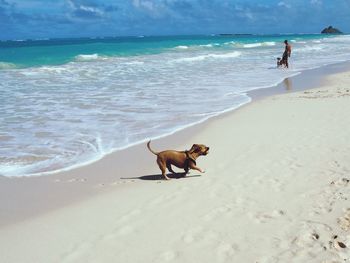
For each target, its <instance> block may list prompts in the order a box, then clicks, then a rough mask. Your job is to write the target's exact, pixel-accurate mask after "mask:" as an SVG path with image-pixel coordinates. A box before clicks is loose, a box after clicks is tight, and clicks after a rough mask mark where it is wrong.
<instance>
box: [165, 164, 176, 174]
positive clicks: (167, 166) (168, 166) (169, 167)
mask: <svg viewBox="0 0 350 263" xmlns="http://www.w3.org/2000/svg"><path fill="white" fill-rule="evenodd" d="M166 168H168V170H169V172H171V173H173V174H176V173H175V172H174V170H173V168H171V164H170V163H167V164H166Z"/></svg>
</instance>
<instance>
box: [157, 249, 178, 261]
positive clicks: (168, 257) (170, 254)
mask: <svg viewBox="0 0 350 263" xmlns="http://www.w3.org/2000/svg"><path fill="white" fill-rule="evenodd" d="M177 257H178V253H177V252H176V251H172V250H169V251H165V252H163V253H161V254H160V255H159V257H158V259H157V260H156V262H164V261H165V262H169V261H173V260H175V259H176V258H177Z"/></svg>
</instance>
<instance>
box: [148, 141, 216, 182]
mask: <svg viewBox="0 0 350 263" xmlns="http://www.w3.org/2000/svg"><path fill="white" fill-rule="evenodd" d="M150 144H151V141H149V142H148V143H147V147H148V149H149V150H150V151H151V152H152V153H153V154H155V155H157V164H158V166H159V168H160V170H161V171H162V175H163V176H164V178H165V179H167V180H169V179H170V178H169V177H168V176H167V175H166V168H168V170H169V171H170V172H171V173H175V172H174V171H173V169H172V168H171V165H175V166H176V167H178V168H182V169H184V170H185V175H186V174H187V173H188V170H189V169H194V170H197V171H199V172H201V173H204V171H203V170H202V169H201V168H199V167H197V166H196V159H197V158H198V157H199V156H201V155H207V154H208V153H209V147H207V146H205V145H203V144H193V145H192V147H191V149H190V150H189V151H174V150H166V151H162V152H155V151H153V150H152V149H151V146H150Z"/></svg>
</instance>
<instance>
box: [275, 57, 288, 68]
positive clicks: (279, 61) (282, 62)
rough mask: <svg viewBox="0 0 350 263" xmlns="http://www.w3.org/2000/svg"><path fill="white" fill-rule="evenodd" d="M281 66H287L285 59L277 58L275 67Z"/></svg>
mask: <svg viewBox="0 0 350 263" xmlns="http://www.w3.org/2000/svg"><path fill="white" fill-rule="evenodd" d="M282 66H284V67H286V66H287V64H286V61H285V60H284V59H281V58H277V67H278V68H280V67H282Z"/></svg>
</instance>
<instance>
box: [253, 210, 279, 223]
mask: <svg viewBox="0 0 350 263" xmlns="http://www.w3.org/2000/svg"><path fill="white" fill-rule="evenodd" d="M285 214H286V213H285V212H284V211H283V210H273V211H272V212H270V213H266V212H259V213H257V214H253V213H249V214H248V216H249V217H250V219H252V220H253V221H254V222H256V223H259V224H264V223H267V222H269V221H270V220H273V219H276V218H278V217H281V216H284V215H285Z"/></svg>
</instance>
